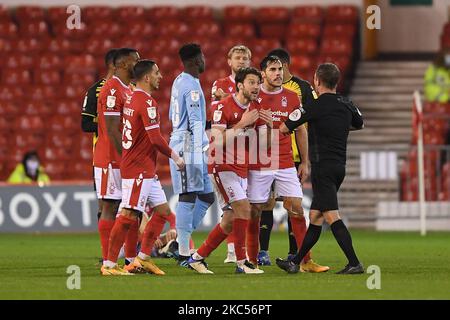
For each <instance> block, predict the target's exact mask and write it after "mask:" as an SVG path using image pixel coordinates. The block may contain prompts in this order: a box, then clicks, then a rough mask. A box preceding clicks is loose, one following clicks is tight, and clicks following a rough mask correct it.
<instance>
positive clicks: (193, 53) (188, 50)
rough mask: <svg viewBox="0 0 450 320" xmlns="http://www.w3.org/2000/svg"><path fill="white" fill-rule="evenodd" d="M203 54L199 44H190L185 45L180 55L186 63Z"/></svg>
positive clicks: (179, 52)
mask: <svg viewBox="0 0 450 320" xmlns="http://www.w3.org/2000/svg"><path fill="white" fill-rule="evenodd" d="M201 53H202V48H201V47H200V45H199V44H197V43H188V44H185V45H183V46H182V47H181V48H180V50H179V51H178V54H179V55H180V58H181V61H183V62H185V61H187V60H190V59H192V58H195V57H197V56H198V55H200V54H201Z"/></svg>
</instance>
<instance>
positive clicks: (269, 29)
mask: <svg viewBox="0 0 450 320" xmlns="http://www.w3.org/2000/svg"><path fill="white" fill-rule="evenodd" d="M286 28H287V24H286V23H264V24H260V25H259V34H260V35H261V37H262V38H278V39H279V38H282V37H283V36H284V34H285V33H286Z"/></svg>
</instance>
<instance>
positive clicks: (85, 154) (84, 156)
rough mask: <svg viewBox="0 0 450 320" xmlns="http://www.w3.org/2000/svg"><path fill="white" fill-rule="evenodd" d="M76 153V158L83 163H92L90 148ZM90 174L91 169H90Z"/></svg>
mask: <svg viewBox="0 0 450 320" xmlns="http://www.w3.org/2000/svg"><path fill="white" fill-rule="evenodd" d="M75 152H76V153H77V157H78V158H79V159H81V160H83V161H89V162H91V163H92V147H90V148H86V147H83V148H81V149H79V150H77V151H75ZM91 172H92V169H91Z"/></svg>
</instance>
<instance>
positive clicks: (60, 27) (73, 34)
mask: <svg viewBox="0 0 450 320" xmlns="http://www.w3.org/2000/svg"><path fill="white" fill-rule="evenodd" d="M91 33H92V30H91V29H90V28H88V26H87V25H86V23H84V22H83V21H82V22H81V23H80V27H79V28H76V29H69V28H67V25H66V21H65V20H64V21H61V22H57V23H55V24H54V25H53V34H54V35H55V36H56V37H57V38H64V39H69V40H83V41H84V40H85V39H86V37H88V36H89V35H90V34H91Z"/></svg>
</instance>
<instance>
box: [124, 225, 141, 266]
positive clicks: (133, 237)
mask: <svg viewBox="0 0 450 320" xmlns="http://www.w3.org/2000/svg"><path fill="white" fill-rule="evenodd" d="M138 231H139V221H138V220H135V221H134V222H133V224H132V225H131V226H130V230H128V233H127V236H126V238H125V258H134V257H136V246H137V243H138Z"/></svg>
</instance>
